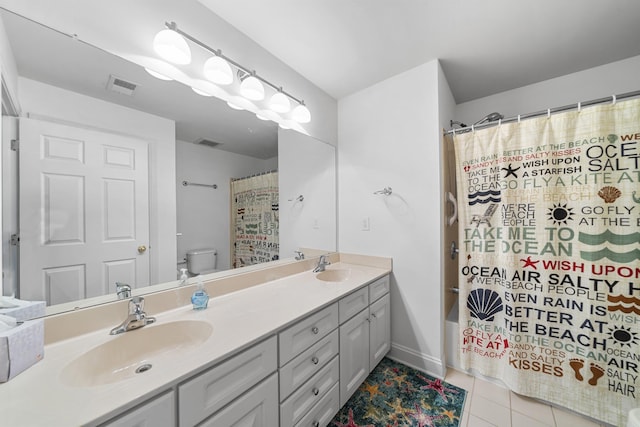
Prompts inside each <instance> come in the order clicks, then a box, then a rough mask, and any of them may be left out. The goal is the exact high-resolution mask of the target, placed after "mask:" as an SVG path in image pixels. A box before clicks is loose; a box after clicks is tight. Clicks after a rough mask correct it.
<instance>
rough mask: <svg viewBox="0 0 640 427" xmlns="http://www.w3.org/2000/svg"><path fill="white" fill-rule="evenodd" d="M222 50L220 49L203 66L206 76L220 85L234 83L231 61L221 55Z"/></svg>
mask: <svg viewBox="0 0 640 427" xmlns="http://www.w3.org/2000/svg"><path fill="white" fill-rule="evenodd" d="M221 54H222V52H220V51H219V50H218V51H217V54H216V55H214V56H212V57H211V58H209V59H207V61H206V62H205V63H204V67H203V68H202V72H203V74H204V76H205V77H206V78H207V79H208V80H211V81H212V82H214V83H217V84H219V85H229V84H231V83H233V71H231V66H230V65H229V63H228V62H227V61H226V60H225V59H224V58H222V57H221V56H220V55H221Z"/></svg>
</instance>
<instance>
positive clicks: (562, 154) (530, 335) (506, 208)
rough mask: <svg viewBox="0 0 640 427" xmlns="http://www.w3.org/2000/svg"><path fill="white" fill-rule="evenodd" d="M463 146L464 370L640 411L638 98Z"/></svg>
mask: <svg viewBox="0 0 640 427" xmlns="http://www.w3.org/2000/svg"><path fill="white" fill-rule="evenodd" d="M454 143H455V149H456V164H457V171H456V177H457V185H458V200H459V201H460V202H459V204H460V213H459V224H460V230H459V238H460V243H461V245H460V246H461V248H460V271H459V280H460V288H461V291H460V358H461V363H462V366H463V368H465V369H473V370H475V371H477V372H479V373H481V374H483V375H487V376H491V377H495V378H499V379H501V380H502V381H503V382H504V383H505V384H507V385H508V386H509V387H510V388H511V389H512V390H513V391H515V392H517V393H521V394H524V395H527V396H531V397H535V398H540V399H543V400H546V401H549V402H552V403H556V404H559V405H561V406H564V407H567V408H569V409H572V410H575V411H577V412H580V413H583V414H585V415H588V416H591V417H593V418H596V419H599V420H602V421H605V422H608V423H612V424H614V425H626V416H627V412H628V411H629V410H630V409H631V408H634V407H637V406H640V379H639V376H640V100H631V101H625V102H618V103H615V104H608V105H600V106H595V107H590V108H583V109H582V110H581V111H572V112H567V113H562V114H558V115H551V116H549V117H547V116H544V117H540V118H536V119H530V120H525V121H522V123H510V124H502V125H499V126H496V127H492V128H488V129H484V130H477V131H475V132H473V131H472V132H468V133H464V134H457V135H455V136H454Z"/></svg>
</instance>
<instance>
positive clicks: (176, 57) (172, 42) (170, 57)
mask: <svg viewBox="0 0 640 427" xmlns="http://www.w3.org/2000/svg"><path fill="white" fill-rule="evenodd" d="M176 28H177V27H176V24H175V22H172V23H171V24H167V28H166V29H164V30H162V31H160V32H159V33H158V34H156V36H155V37H154V38H153V49H154V50H155V51H156V53H157V54H158V55H160V56H161V57H162V58H164V59H166V60H167V61H169V62H172V63H174V64H179V65H186V64H189V63H190V62H191V49H189V45H188V44H187V41H186V40H185V39H184V37H182V35H180V34H178V32H176V31H175V30H176Z"/></svg>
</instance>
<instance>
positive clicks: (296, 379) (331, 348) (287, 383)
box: [280, 329, 340, 401]
mask: <svg viewBox="0 0 640 427" xmlns="http://www.w3.org/2000/svg"><path fill="white" fill-rule="evenodd" d="M339 346H340V338H339V336H338V330H337V329H334V330H333V332H331V333H330V334H329V335H327V336H326V337H324V338H323V339H321V340H320V341H318V342H317V343H315V344H314V345H313V346H312V347H310V348H309V349H307V350H305V351H304V352H302V353H301V354H300V355H298V356H297V357H296V358H295V359H293V360H292V361H291V362H289V363H287V364H286V365H284V366H283V367H282V368H280V400H281V401H282V400H285V399H286V398H287V397H288V396H289V395H290V394H291V393H293V392H294V391H295V390H296V389H297V388H298V387H300V386H301V385H302V384H303V383H304V382H305V381H307V380H308V379H309V378H310V377H311V376H312V375H313V374H315V373H316V372H318V371H319V370H320V369H321V368H322V367H323V366H324V365H326V364H327V362H328V361H330V360H331V359H333V357H334V356H335V355H337V354H338V348H339Z"/></svg>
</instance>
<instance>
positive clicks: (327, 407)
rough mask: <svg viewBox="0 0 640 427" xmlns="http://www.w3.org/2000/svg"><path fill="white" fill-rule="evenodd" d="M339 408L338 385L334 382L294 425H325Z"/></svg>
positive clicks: (303, 426) (298, 426)
mask: <svg viewBox="0 0 640 427" xmlns="http://www.w3.org/2000/svg"><path fill="white" fill-rule="evenodd" d="M339 410H340V386H339V385H338V384H335V385H334V386H333V387H331V390H329V392H328V393H327V394H326V395H325V396H324V397H323V398H322V399H321V400H320V402H318V403H316V406H314V407H313V408H311V410H310V411H309V412H307V415H305V416H304V417H302V419H301V420H300V421H299V422H298V424H296V427H319V426H327V425H329V423H330V422H331V420H332V419H333V417H334V416H335V415H336V414H337V413H338V411H339Z"/></svg>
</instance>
